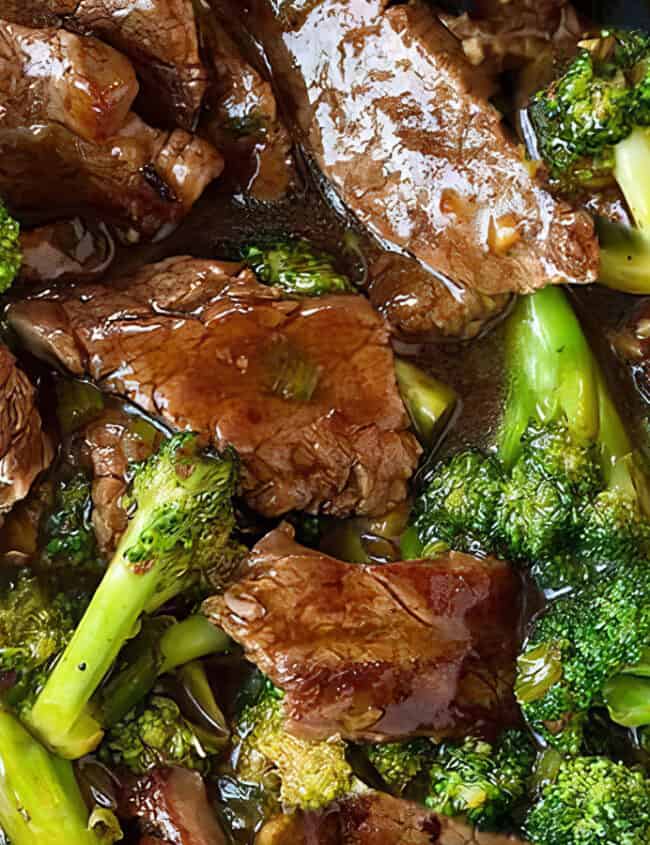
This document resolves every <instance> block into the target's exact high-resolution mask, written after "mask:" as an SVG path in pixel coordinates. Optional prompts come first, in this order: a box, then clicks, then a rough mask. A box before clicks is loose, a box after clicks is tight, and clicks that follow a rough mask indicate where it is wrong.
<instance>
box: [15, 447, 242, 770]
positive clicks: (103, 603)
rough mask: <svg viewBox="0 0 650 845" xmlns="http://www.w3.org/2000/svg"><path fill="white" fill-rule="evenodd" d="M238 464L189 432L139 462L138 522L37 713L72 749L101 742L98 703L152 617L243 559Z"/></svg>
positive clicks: (55, 738)
mask: <svg viewBox="0 0 650 845" xmlns="http://www.w3.org/2000/svg"><path fill="white" fill-rule="evenodd" d="M236 484H237V462H236V460H235V457H234V455H233V454H232V453H225V454H224V455H222V456H221V457H217V456H213V455H209V454H207V453H205V452H203V451H202V450H201V448H200V446H199V440H198V438H197V436H196V435H194V434H179V435H176V436H175V437H173V438H171V439H170V440H168V441H167V442H166V443H164V444H163V445H162V446H161V448H160V450H159V451H158V452H157V453H156V454H155V455H153V456H152V457H151V458H149V459H148V460H147V461H145V462H144V463H142V464H140V465H138V466H137V468H136V470H135V476H134V481H133V485H132V490H131V495H130V502H129V504H128V508H127V511H128V513H129V515H130V519H129V524H128V526H127V529H126V531H125V532H124V534H123V536H122V538H121V540H120V543H119V546H118V548H117V550H116V552H115V555H114V556H113V559H112V561H111V563H110V565H109V567H108V569H107V571H106V573H105V575H104V577H103V578H102V581H101V583H100V584H99V587H98V588H97V590H96V591H95V594H94V596H93V598H92V601H91V603H90V605H89V607H88V609H87V610H86V612H85V614H84V616H83V618H82V620H81V622H80V623H79V625H78V626H77V628H76V630H75V633H74V635H73V637H72V640H71V641H70V643H69V645H68V646H67V648H66V649H65V651H64V653H63V655H62V657H61V659H60V660H59V661H58V662H57V664H56V666H55V667H54V669H53V671H52V673H51V675H50V676H49V678H48V680H47V683H46V685H45V687H44V689H43V690H42V692H41V693H40V695H39V696H38V698H37V700H36V703H35V704H34V707H33V709H32V711H31V714H30V718H29V722H30V726H31V729H32V730H33V731H34V732H35V733H36V735H38V736H39V737H40V738H42V739H43V741H44V742H45V743H46V744H47V745H48V747H50V748H52V750H55V751H58V752H59V753H60V754H61V755H62V756H67V757H76V756H81V755H82V754H84V753H87V752H88V751H90V750H92V748H94V747H95V746H96V745H97V744H98V742H99V741H100V740H101V736H102V731H101V726H100V725H99V723H98V722H97V720H96V719H95V718H94V717H93V716H92V714H90V713H89V712H88V703H89V701H90V699H91V697H92V696H93V695H94V693H95V691H96V690H97V689H98V687H99V686H100V684H101V682H102V680H103V679H104V677H105V676H106V674H107V672H108V671H109V669H110V668H111V666H112V665H113V663H114V661H115V659H116V657H117V655H118V653H119V651H120V650H121V648H122V646H123V645H124V644H125V642H126V641H127V640H128V639H130V638H131V637H132V636H133V634H134V632H135V630H136V628H137V625H138V624H139V620H140V617H141V616H142V615H143V614H147V613H151V612H153V611H154V610H156V609H157V608H159V607H160V606H162V605H163V604H165V602H167V601H168V600H170V599H172V598H173V597H174V596H176V595H178V594H179V593H181V592H183V591H186V590H188V589H193V588H194V587H195V586H196V585H197V584H200V583H202V582H205V584H206V587H207V586H208V583H215V582H217V581H218V580H219V578H220V577H227V576H228V575H229V574H230V573H231V572H232V570H233V568H234V566H235V565H236V563H237V562H238V561H239V559H240V556H241V549H240V547H239V545H238V544H236V543H235V542H233V540H231V536H230V535H231V531H232V529H233V528H234V524H235V517H234V511H233V505H232V495H233V493H234V491H235V487H236Z"/></svg>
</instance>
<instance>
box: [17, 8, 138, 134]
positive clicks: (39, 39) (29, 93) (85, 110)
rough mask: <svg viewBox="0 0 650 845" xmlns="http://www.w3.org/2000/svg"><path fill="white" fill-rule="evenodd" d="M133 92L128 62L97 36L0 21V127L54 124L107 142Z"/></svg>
mask: <svg viewBox="0 0 650 845" xmlns="http://www.w3.org/2000/svg"><path fill="white" fill-rule="evenodd" d="M137 93H138V83H137V80H136V77H135V71H134V70H133V66H132V65H131V63H130V62H129V61H128V59H126V58H124V56H122V55H121V54H120V53H118V52H117V51H116V50H113V48H112V47H109V46H107V45H106V44H102V42H101V41H97V40H96V39H94V38H79V37H78V36H76V35H72V34H71V33H69V32H66V31H65V30H63V29H55V28H48V29H30V28H28V27H23V26H18V25H14V24H9V23H7V22H6V21H2V20H0V101H1V102H2V107H1V108H0V130H5V129H16V128H18V127H22V126H36V125H39V124H47V123H54V124H58V125H60V126H63V127H65V128H66V129H69V130H70V131H71V132H72V133H74V134H75V135H77V136H79V138H82V139H83V140H85V141H98V142H101V141H105V140H106V139H107V138H110V137H111V135H114V134H115V133H116V132H118V131H119V129H120V127H121V126H122V124H123V123H124V120H125V119H126V116H127V114H128V112H129V110H130V108H131V104H132V103H133V100H134V99H135V96H136V94H137Z"/></svg>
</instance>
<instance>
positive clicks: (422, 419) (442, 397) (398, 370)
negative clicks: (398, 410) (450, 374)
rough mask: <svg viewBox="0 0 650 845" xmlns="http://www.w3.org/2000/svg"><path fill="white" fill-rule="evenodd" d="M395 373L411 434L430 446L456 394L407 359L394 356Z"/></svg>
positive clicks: (448, 415)
mask: <svg viewBox="0 0 650 845" xmlns="http://www.w3.org/2000/svg"><path fill="white" fill-rule="evenodd" d="M395 374H396V376H397V386H398V387H399V391H400V393H401V395H402V399H403V400H404V404H405V405H406V409H407V411H408V412H409V416H410V418H411V422H412V423H413V428H414V429H415V433H416V434H417V436H418V438H419V440H420V442H421V443H422V445H423V446H425V447H427V448H429V449H430V448H432V447H433V446H434V445H435V443H436V440H437V439H438V438H439V437H440V435H441V433H442V432H443V430H444V428H445V426H446V425H447V423H448V422H449V419H450V417H451V415H452V414H453V412H454V409H455V407H456V403H457V401H458V397H457V396H456V393H455V392H454V391H453V390H452V389H451V387H448V386H447V385H446V384H443V383H442V382H441V381H438V379H436V378H434V377H433V376H431V375H429V373H427V372H425V371H424V370H421V369H420V368H419V367H416V366H415V364H411V363H410V362H409V361H404V360H402V359H400V358H397V359H396V360H395Z"/></svg>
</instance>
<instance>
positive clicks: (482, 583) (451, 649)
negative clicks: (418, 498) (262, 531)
mask: <svg viewBox="0 0 650 845" xmlns="http://www.w3.org/2000/svg"><path fill="white" fill-rule="evenodd" d="M519 591H520V582H519V579H518V577H517V575H516V574H515V573H514V572H513V570H512V569H511V568H510V566H509V565H508V564H506V563H503V562H500V561H496V560H493V559H487V560H478V559H476V558H473V557H470V556H468V555H463V554H457V553H451V554H449V555H446V556H444V557H441V558H438V559H436V560H425V561H410V562H399V563H390V564H384V565H379V566H360V565H357V564H349V563H342V562H341V561H338V560H336V559H334V558H332V557H328V556H327V555H324V554H322V553H321V552H317V551H313V550H310V549H306V548H303V547H302V546H299V545H298V544H297V543H296V542H295V541H294V539H293V534H292V532H291V530H290V529H289V528H288V527H287V526H283V527H282V528H280V529H276V530H275V531H273V532H271V533H270V534H268V535H267V536H266V537H265V538H264V539H263V540H261V541H260V542H259V543H258V544H257V545H256V546H255V548H254V549H253V551H252V552H251V554H250V557H249V561H248V568H247V570H246V574H245V575H244V577H243V578H242V579H241V580H240V581H238V582H237V583H235V584H234V585H232V586H231V587H229V588H228V589H227V590H226V592H225V594H224V595H222V596H215V597H214V598H212V599H209V600H208V601H207V602H206V605H205V609H206V612H207V613H208V614H209V616H210V617H211V618H212V619H213V620H214V622H215V624H217V625H219V626H221V627H223V628H224V630H226V631H227V632H228V634H229V635H230V636H231V637H232V638H233V639H234V640H236V641H237V642H239V643H240V644H241V645H242V646H243V647H244V649H245V651H246V655H247V657H248V658H249V659H250V660H251V662H253V663H255V664H256V665H257V666H258V667H259V668H260V669H261V671H262V672H264V673H265V674H266V675H268V676H269V677H270V678H271V679H272V681H273V682H274V683H275V684H276V685H277V686H278V687H280V688H281V689H283V690H284V691H285V693H286V697H285V713H286V716H287V719H288V722H287V725H288V729H289V730H291V731H292V732H294V733H296V734H298V735H300V736H305V737H309V738H319V739H322V738H326V737H330V736H334V735H338V734H340V735H342V736H343V737H344V738H346V739H351V740H355V741H356V740H362V741H377V740H388V739H397V738H402V737H407V736H414V735H431V736H434V737H446V736H459V735H460V736H463V735H465V734H466V733H468V732H469V731H472V732H476V731H478V732H482V733H485V734H486V735H490V734H491V733H493V732H494V731H495V729H498V728H500V727H502V726H503V725H504V724H513V723H514V722H516V721H517V718H518V716H517V708H516V706H515V702H514V697H513V694H512V681H513V677H514V663H515V657H516V653H517V627H518V621H519V608H520V602H519Z"/></svg>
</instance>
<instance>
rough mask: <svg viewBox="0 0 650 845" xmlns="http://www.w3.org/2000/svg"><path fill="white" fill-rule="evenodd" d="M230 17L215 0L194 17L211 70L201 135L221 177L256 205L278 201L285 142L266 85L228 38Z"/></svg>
mask: <svg viewBox="0 0 650 845" xmlns="http://www.w3.org/2000/svg"><path fill="white" fill-rule="evenodd" d="M229 23H230V24H232V17H231V16H230V15H229V14H228V10H227V9H226V8H222V7H221V5H220V3H219V2H218V0H212V2H211V6H210V9H209V10H208V9H207V8H206V9H205V10H204V12H203V14H202V15H200V17H199V25H200V29H201V34H202V40H203V46H204V53H205V55H206V61H207V62H208V64H209V66H210V69H211V71H212V80H211V83H210V87H209V89H208V93H207V96H206V105H207V113H206V117H205V121H204V122H205V130H206V133H207V135H208V137H209V138H210V140H211V141H212V142H213V143H214V144H215V146H216V147H217V148H218V149H219V150H221V152H222V153H223V154H224V156H225V158H226V162H227V178H228V180H229V182H234V187H235V188H240V189H244V190H246V191H247V192H248V193H250V194H251V196H253V197H255V198H256V199H258V200H262V201H270V200H275V199H278V198H280V197H282V196H283V195H284V194H285V193H286V192H287V189H288V188H289V185H290V183H291V182H292V180H293V178H294V173H293V165H292V161H291V153H290V150H291V138H290V136H289V133H288V131H287V128H286V127H285V126H284V124H283V123H282V121H281V119H280V116H279V114H278V104H277V102H276V99H275V95H274V93H273V89H272V87H271V84H270V83H269V82H268V81H267V80H265V79H263V78H262V76H261V75H260V74H259V73H258V71H257V70H256V69H255V68H254V67H253V66H252V65H251V64H249V63H248V62H247V61H246V60H245V58H244V56H243V55H242V52H241V51H240V48H239V46H238V45H237V43H236V42H235V40H234V38H233V37H232V36H231V34H230V32H229V29H228V24H229Z"/></svg>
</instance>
